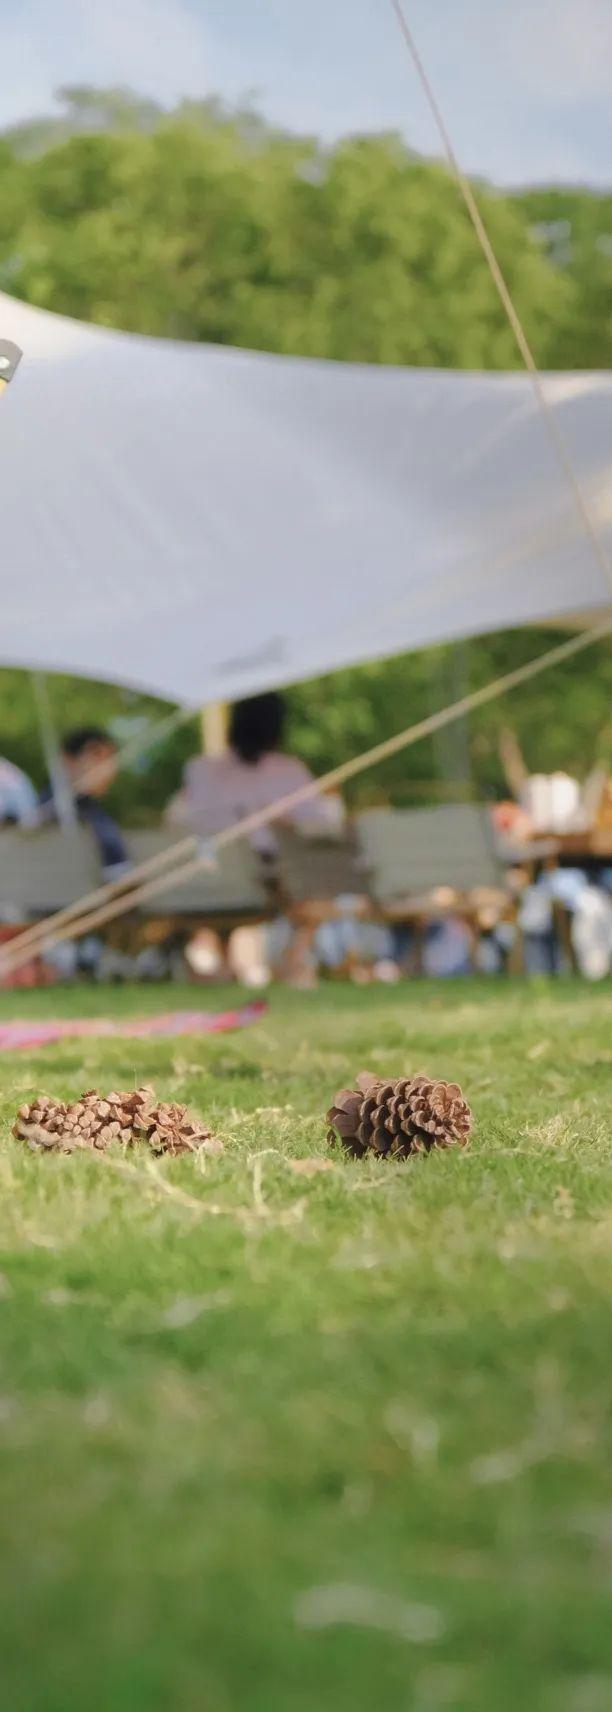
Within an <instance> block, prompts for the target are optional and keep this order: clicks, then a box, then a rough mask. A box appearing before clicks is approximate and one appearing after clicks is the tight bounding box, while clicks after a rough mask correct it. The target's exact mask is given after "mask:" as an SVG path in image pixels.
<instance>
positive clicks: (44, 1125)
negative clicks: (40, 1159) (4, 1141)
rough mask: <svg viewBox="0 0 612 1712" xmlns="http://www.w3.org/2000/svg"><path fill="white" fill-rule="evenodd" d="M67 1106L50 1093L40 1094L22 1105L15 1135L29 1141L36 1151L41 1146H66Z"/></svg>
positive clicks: (62, 1149) (15, 1127) (15, 1126)
mask: <svg viewBox="0 0 612 1712" xmlns="http://www.w3.org/2000/svg"><path fill="white" fill-rule="evenodd" d="M66 1111H67V1107H66V1105H65V1103H64V1101H63V1100H54V1099H52V1098H51V1096H50V1095H49V1094H38V1095H37V1097H36V1099H35V1100H32V1101H30V1103H29V1104H27V1105H24V1106H20V1107H19V1111H18V1113H17V1117H16V1119H15V1122H14V1124H13V1135H14V1136H16V1137H17V1139H18V1141H27V1144H28V1147H30V1148H31V1149H32V1151H33V1152H34V1153H36V1152H37V1151H38V1149H39V1148H53V1147H55V1148H57V1149H59V1150H61V1151H62V1152H65V1151H67V1150H66V1149H65V1148H64V1123H65V1117H66Z"/></svg>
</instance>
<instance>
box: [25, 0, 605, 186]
mask: <svg viewBox="0 0 612 1712" xmlns="http://www.w3.org/2000/svg"><path fill="white" fill-rule="evenodd" d="M405 4H406V11H407V15H408V17H409V19H410V22H411V24H412V26H413V28H414V31H415V34H416V37H417V40H418V43H419V46H420V48H421V51H422V54H423V56H424V59H425V62H426V65H427V68H428V70H429V74H430V77H431V79H432V81H433V83H434V85H435V87H436V90H437V93H438V96H439V98H440V101H441V103H442V106H443V108H444V110H445V113H446V117H447V120H448V122H449V125H450V128H451V131H452V133H453V136H454V140H455V143H456V146H457V149H458V152H459V154H460V156H461V159H462V161H463V163H464V165H465V166H467V167H468V169H469V170H470V171H476V172H482V173H485V174H487V175H488V176H490V177H491V178H493V179H495V180H496V181H497V182H499V183H510V184H512V183H519V182H524V181H534V180H542V179H546V180H551V179H557V180H559V179H561V180H572V181H586V182H590V183H593V184H600V185H612V125H611V122H610V114H611V112H612V106H611V103H612V0H405ZM0 17H1V18H2V39H3V70H4V76H3V78H2V87H1V89H0V123H7V122H9V121H12V120H14V119H21V118H26V117H31V116H32V115H33V114H37V113H41V112H45V111H49V110H50V109H51V108H52V105H53V91H54V89H56V88H57V87H58V85H60V84H62V83H76V82H88V83H99V84H104V83H120V84H131V85H132V86H133V87H134V88H137V89H138V90H140V91H142V92H143V93H145V94H151V95H154V96H156V97H157V98H158V99H159V100H160V101H162V102H168V103H169V102H171V101H172V100H173V99H175V98H176V96H178V95H181V94H186V95H201V94H205V93H209V92H211V91H215V92H217V93H220V94H221V95H224V96H226V97H227V98H228V99H229V100H237V99H239V98H240V97H243V96H244V95H245V93H248V92H250V93H251V94H252V95H253V98H254V99H255V101H256V104H257V105H259V107H260V108H261V110H262V111H263V112H264V113H266V114H267V115H268V116H269V117H270V118H272V119H274V120H276V121H278V122H280V123H283V124H285V125H287V126H290V127H292V128H293V129H296V130H302V131H316V132H318V133H319V134H321V135H323V136H324V137H326V138H333V137H335V136H338V135H339V134H341V133H343V132H345V131H354V130H380V129H384V128H394V129H400V130H401V131H402V132H403V134H404V136H405V137H406V139H407V141H408V142H409V143H410V144H412V145H413V146H414V147H416V148H418V149H421V150H423V151H424V152H426V153H434V152H436V149H437V142H436V138H435V135H434V132H433V128H432V121H431V118H430V117H429V115H428V113H427V111H426V109H425V107H424V104H423V99H422V96H421V94H420V92H419V90H418V88H417V86H416V84H415V79H414V73H413V70H412V67H411V65H410V62H409V60H408V56H407V54H406V51H405V49H404V48H403V46H402V42H401V39H400V37H399V33H398V29H397V24H396V22H395V19H394V17H393V14H392V11H391V5H390V0H0Z"/></svg>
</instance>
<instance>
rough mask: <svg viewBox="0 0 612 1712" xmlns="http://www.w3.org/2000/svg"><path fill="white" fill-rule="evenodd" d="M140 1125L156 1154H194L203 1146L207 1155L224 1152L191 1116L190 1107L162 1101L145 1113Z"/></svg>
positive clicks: (202, 1124) (209, 1133) (219, 1143)
mask: <svg viewBox="0 0 612 1712" xmlns="http://www.w3.org/2000/svg"><path fill="white" fill-rule="evenodd" d="M139 1122H142V1125H143V1134H144V1135H146V1138H147V1141H148V1143H149V1146H150V1147H151V1148H152V1151H153V1153H195V1152H197V1150H198V1148H200V1147H204V1148H205V1149H206V1152H207V1153H220V1152H221V1147H222V1144H221V1142H219V1141H215V1139H214V1137H213V1136H212V1135H211V1132H210V1130H209V1129H208V1128H207V1126H206V1124H204V1123H202V1122H201V1121H200V1119H199V1118H194V1117H192V1116H190V1114H189V1112H188V1109H187V1106H180V1105H175V1104H174V1103H173V1102H166V1101H164V1100H160V1101H159V1102H158V1103H157V1104H156V1105H153V1106H149V1107H148V1108H147V1109H146V1110H143V1112H142V1114H141V1117H140V1118H139Z"/></svg>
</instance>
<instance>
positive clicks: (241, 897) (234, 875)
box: [126, 828, 269, 916]
mask: <svg viewBox="0 0 612 1712" xmlns="http://www.w3.org/2000/svg"><path fill="white" fill-rule="evenodd" d="M179 842H181V834H180V833H178V832H176V831H175V830H171V829H170V828H155V829H154V830H151V831H145V832H128V833H127V834H126V844H127V848H128V851H129V854H130V856H131V857H133V860H134V861H135V862H146V861H148V859H149V857H151V856H157V855H159V854H160V853H161V852H163V851H164V850H171V849H172V848H173V847H174V846H176V844H177V843H179ZM201 848H202V851H204V850H205V842H204V841H203V842H202V845H201ZM196 853H197V852H196ZM179 860H182V861H184V862H188V861H190V860H191V857H190V855H189V853H188V854H187V856H185V857H183V858H182V859H181V858H180V859H179ZM211 861H212V862H213V863H214V866H211V867H210V868H208V867H207V868H201V869H200V871H199V873H197V874H194V875H193V876H192V878H191V879H189V880H187V881H186V882H185V884H184V885H178V884H177V883H176V881H175V880H174V879H173V877H172V868H171V865H170V864H169V866H168V882H167V885H166V886H164V887H163V889H162V890H160V891H159V892H156V893H155V895H154V897H151V898H145V900H144V902H143V905H142V908H143V910H144V912H145V914H146V915H153V916H160V915H197V916H215V915H245V916H249V915H259V914H262V913H268V909H269V899H268V893H267V890H266V886H265V883H264V880H263V877H262V874H261V868H260V862H259V859H258V857H257V855H256V853H255V851H254V850H253V849H252V848H251V846H250V844H247V843H246V842H240V843H236V844H228V845H227V847H226V848H225V849H223V850H220V851H219V855H218V858H215V854H214V851H212V852H211ZM162 876H163V869H160V871H159V878H160V880H161V878H162ZM151 878H153V876H151Z"/></svg>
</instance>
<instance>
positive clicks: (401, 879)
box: [357, 803, 503, 907]
mask: <svg viewBox="0 0 612 1712" xmlns="http://www.w3.org/2000/svg"><path fill="white" fill-rule="evenodd" d="M357 830H358V838H359V843H360V846H361V849H362V850H363V853H364V855H365V857H366V860H367V861H368V862H369V864H370V867H371V885H372V891H373V893H374V896H375V898H376V900H377V902H378V903H380V904H381V905H382V906H383V907H385V906H387V907H393V906H397V905H398V904H400V903H401V902H402V901H403V900H406V901H407V902H408V901H409V900H411V899H414V898H417V897H426V896H427V894H428V893H430V892H432V891H433V890H435V888H436V887H438V886H450V887H452V888H453V890H455V891H457V892H462V893H465V892H469V891H472V890H474V889H475V888H476V887H480V886H486V887H495V888H500V887H501V886H502V884H503V878H502V871H501V866H500V864H499V862H498V860H497V858H496V854H495V849H494V844H493V835H492V830H491V822H490V816H489V811H488V809H486V808H481V807H478V806H475V805H474V804H471V803H452V804H448V805H446V804H445V805H443V806H442V807H440V808H424V809H370V810H368V811H367V812H364V813H362V814H360V815H359V816H358V818H357Z"/></svg>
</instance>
